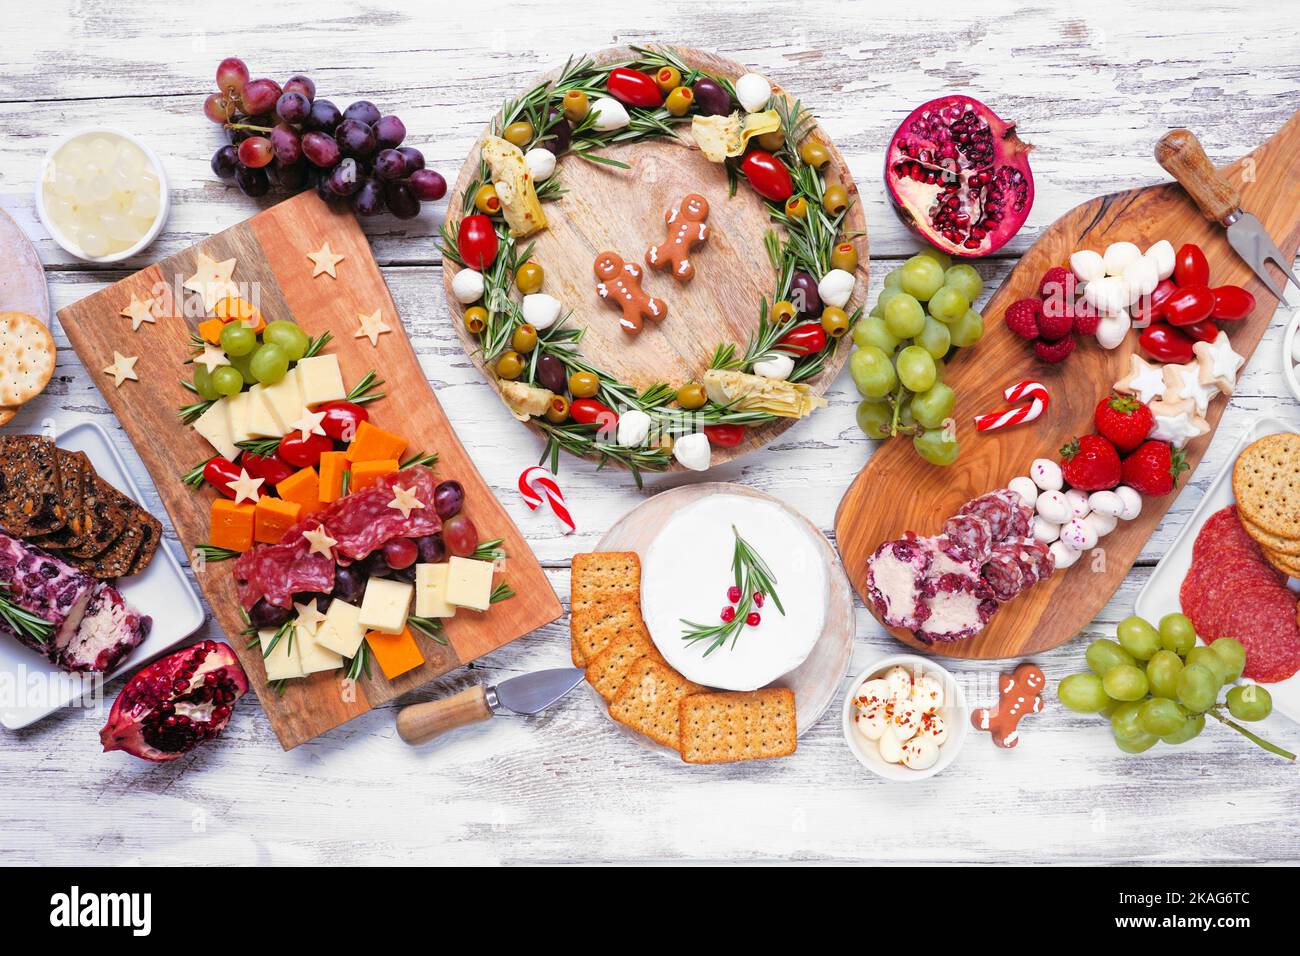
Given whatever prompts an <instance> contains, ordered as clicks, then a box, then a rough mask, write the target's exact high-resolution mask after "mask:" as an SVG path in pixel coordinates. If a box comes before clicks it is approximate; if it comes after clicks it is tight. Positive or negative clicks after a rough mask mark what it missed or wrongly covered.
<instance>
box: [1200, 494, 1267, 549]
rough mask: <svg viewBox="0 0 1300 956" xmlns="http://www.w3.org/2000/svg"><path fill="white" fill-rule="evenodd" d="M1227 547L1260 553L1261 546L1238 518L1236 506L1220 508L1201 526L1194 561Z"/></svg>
mask: <svg viewBox="0 0 1300 956" xmlns="http://www.w3.org/2000/svg"><path fill="white" fill-rule="evenodd" d="M1226 545H1236V546H1238V547H1241V548H1244V549H1246V550H1247V551H1251V552H1253V553H1255V554H1259V553H1260V552H1259V545H1258V544H1256V543H1255V539H1254V538H1252V537H1251V536H1250V535H1249V534H1248V533H1247V531H1246V529H1245V527H1244V526H1243V525H1242V523H1241V519H1240V518H1239V517H1237V506H1236V505H1228V507H1226V508H1220V509H1219V510H1218V511H1216V512H1215V513H1214V514H1212V515H1210V517H1208V518H1207V519H1205V524H1203V525H1201V530H1200V532H1199V533H1198V534H1197V535H1196V543H1195V544H1193V545H1192V560H1193V561H1199V560H1200V558H1201V555H1202V554H1203V553H1204V552H1206V551H1209V550H1210V549H1212V548H1216V547H1223V546H1226Z"/></svg>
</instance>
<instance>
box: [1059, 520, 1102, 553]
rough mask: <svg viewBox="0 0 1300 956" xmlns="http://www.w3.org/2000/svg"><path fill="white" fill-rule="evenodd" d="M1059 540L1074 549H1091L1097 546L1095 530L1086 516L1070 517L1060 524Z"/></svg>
mask: <svg viewBox="0 0 1300 956" xmlns="http://www.w3.org/2000/svg"><path fill="white" fill-rule="evenodd" d="M1061 540H1062V541H1063V542H1065V544H1066V545H1067V546H1069V547H1071V548H1073V549H1074V550H1075V551H1091V550H1092V549H1093V548H1095V547H1097V532H1096V530H1095V529H1094V528H1093V527H1092V526H1091V525H1090V524H1088V520H1087V519H1086V518H1083V519H1080V518H1071V519H1070V520H1069V521H1067V522H1066V523H1065V524H1064V525H1062V526H1061Z"/></svg>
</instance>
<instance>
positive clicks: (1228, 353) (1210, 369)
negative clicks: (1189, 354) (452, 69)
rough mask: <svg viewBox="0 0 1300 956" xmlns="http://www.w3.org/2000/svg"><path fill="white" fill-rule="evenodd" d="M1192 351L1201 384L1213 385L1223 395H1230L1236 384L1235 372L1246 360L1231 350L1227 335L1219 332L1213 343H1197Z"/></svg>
mask: <svg viewBox="0 0 1300 956" xmlns="http://www.w3.org/2000/svg"><path fill="white" fill-rule="evenodd" d="M1192 351H1193V352H1195V353H1196V358H1197V359H1198V360H1199V361H1200V365H1201V384H1202V385H1213V386H1214V387H1215V388H1217V389H1218V390H1219V391H1221V392H1222V393H1223V394H1224V395H1231V394H1232V389H1233V387H1234V386H1235V385H1236V384H1237V370H1238V369H1240V368H1241V367H1242V366H1243V365H1245V364H1246V358H1245V356H1242V355H1238V354H1237V353H1236V352H1234V351H1233V350H1232V345H1231V343H1229V342H1228V333H1227V332H1220V333H1219V335H1218V337H1217V338H1215V340H1214V341H1213V342H1197V343H1196V344H1195V345H1193V346H1192Z"/></svg>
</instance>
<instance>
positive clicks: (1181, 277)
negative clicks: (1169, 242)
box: [1174, 242, 1210, 286]
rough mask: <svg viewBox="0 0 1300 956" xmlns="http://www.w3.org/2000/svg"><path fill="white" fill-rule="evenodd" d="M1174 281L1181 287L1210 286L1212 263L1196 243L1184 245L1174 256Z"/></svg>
mask: <svg viewBox="0 0 1300 956" xmlns="http://www.w3.org/2000/svg"><path fill="white" fill-rule="evenodd" d="M1174 281H1175V282H1177V283H1178V284H1179V285H1180V286H1186V285H1209V284H1210V262H1209V260H1208V259H1206V258H1205V253H1203V252H1202V251H1201V247H1200V246H1198V245H1197V244H1196V243H1194V242H1185V243H1183V245H1182V247H1181V248H1180V249H1179V250H1178V255H1176V256H1174Z"/></svg>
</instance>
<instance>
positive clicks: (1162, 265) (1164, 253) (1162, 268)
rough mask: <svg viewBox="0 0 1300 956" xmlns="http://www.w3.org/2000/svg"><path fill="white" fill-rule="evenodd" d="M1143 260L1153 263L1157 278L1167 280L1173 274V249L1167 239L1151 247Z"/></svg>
mask: <svg viewBox="0 0 1300 956" xmlns="http://www.w3.org/2000/svg"><path fill="white" fill-rule="evenodd" d="M1143 258H1146V259H1150V260H1151V261H1152V262H1154V263H1155V266H1156V276H1157V277H1159V278H1161V279H1168V278H1169V277H1170V276H1171V275H1173V274H1174V247H1173V244H1172V243H1171V242H1170V241H1169V240H1168V239H1161V240H1160V241H1159V242H1157V243H1155V244H1154V245H1153V246H1151V248H1149V249H1148V250H1147V251H1146V254H1145V255H1144V256H1143Z"/></svg>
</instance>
